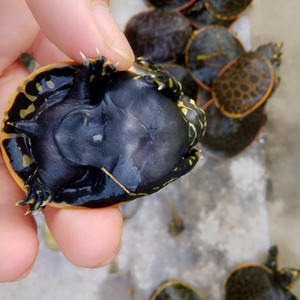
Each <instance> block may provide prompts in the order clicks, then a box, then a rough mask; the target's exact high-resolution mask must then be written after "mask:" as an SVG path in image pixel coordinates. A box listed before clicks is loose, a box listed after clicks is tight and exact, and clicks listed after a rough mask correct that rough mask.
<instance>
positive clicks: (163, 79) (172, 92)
mask: <svg viewBox="0 0 300 300" xmlns="http://www.w3.org/2000/svg"><path fill="white" fill-rule="evenodd" d="M138 61H139V63H140V64H142V65H143V66H145V67H146V68H147V69H148V70H149V72H150V76H151V78H152V79H153V80H154V82H155V83H156V85H157V89H158V90H159V91H161V92H162V93H163V94H166V95H167V96H169V97H171V98H173V99H174V100H177V99H178V97H179V95H180V94H182V87H181V84H180V82H179V81H177V79H176V78H175V77H174V76H173V75H171V74H170V73H169V72H168V71H167V70H166V69H164V68H162V67H161V66H159V65H156V64H155V63H153V62H152V61H151V60H150V59H148V58H145V57H139V58H138Z"/></svg>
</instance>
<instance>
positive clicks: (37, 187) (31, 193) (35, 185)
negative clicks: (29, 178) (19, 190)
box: [17, 179, 52, 215]
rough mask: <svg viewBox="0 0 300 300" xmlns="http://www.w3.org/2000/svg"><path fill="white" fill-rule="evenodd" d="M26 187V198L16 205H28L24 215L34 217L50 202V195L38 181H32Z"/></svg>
mask: <svg viewBox="0 0 300 300" xmlns="http://www.w3.org/2000/svg"><path fill="white" fill-rule="evenodd" d="M28 186H29V187H28V193H27V195H26V197H25V198H24V199H23V200H22V201H19V202H18V203H17V205H28V209H27V211H26V213H25V215H28V214H29V213H32V215H35V214H37V213H38V212H39V211H40V210H41V209H43V208H45V206H46V205H47V204H48V203H49V202H50V201H51V200H52V195H51V193H50V192H49V191H48V190H47V189H46V188H45V187H44V186H43V185H42V184H41V183H40V182H39V181H38V179H36V180H34V181H33V182H32V183H31V184H30V185H28Z"/></svg>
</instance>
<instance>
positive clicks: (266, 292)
mask: <svg viewBox="0 0 300 300" xmlns="http://www.w3.org/2000/svg"><path fill="white" fill-rule="evenodd" d="M277 256H278V249H277V247H276V246H273V247H271V248H270V250H269V257H268V259H267V261H266V262H265V264H258V263H249V264H243V265H240V266H238V267H237V268H235V269H234V270H233V271H232V272H231V273H230V274H229V276H228V277H227V279H226V281H225V290H226V296H225V300H252V299H266V300H267V299H270V300H271V299H272V300H296V299H297V298H296V296H294V295H293V294H292V293H291V292H290V290H291V288H292V285H293V283H294V282H295V281H296V280H297V279H298V278H299V275H300V270H299V269H293V268H279V267H278V266H277Z"/></svg>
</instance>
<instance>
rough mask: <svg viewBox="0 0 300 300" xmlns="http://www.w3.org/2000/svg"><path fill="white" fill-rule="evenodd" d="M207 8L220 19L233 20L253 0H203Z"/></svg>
mask: <svg viewBox="0 0 300 300" xmlns="http://www.w3.org/2000/svg"><path fill="white" fill-rule="evenodd" d="M203 1H204V5H205V7H206V8H207V10H208V11H209V12H210V13H212V14H213V15H214V16H215V17H216V18H217V19H220V20H233V19H236V18H237V17H238V16H239V15H240V14H241V13H243V12H244V11H245V10H246V9H247V8H248V7H249V6H250V4H251V2H252V1H253V0H203Z"/></svg>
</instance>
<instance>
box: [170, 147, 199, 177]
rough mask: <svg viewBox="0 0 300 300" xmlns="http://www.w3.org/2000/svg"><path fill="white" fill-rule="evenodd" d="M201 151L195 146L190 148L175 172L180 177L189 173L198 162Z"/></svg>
mask: <svg viewBox="0 0 300 300" xmlns="http://www.w3.org/2000/svg"><path fill="white" fill-rule="evenodd" d="M198 160H199V152H198V151H197V150H196V149H195V148H190V150H189V152H188V153H187V154H186V155H185V156H183V157H182V158H181V161H180V163H179V165H178V167H177V168H176V170H175V173H176V174H178V177H179V176H181V175H184V174H186V173H188V172H189V171H190V170H191V169H192V168H193V167H194V166H195V165H196V163H197V162H198Z"/></svg>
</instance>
